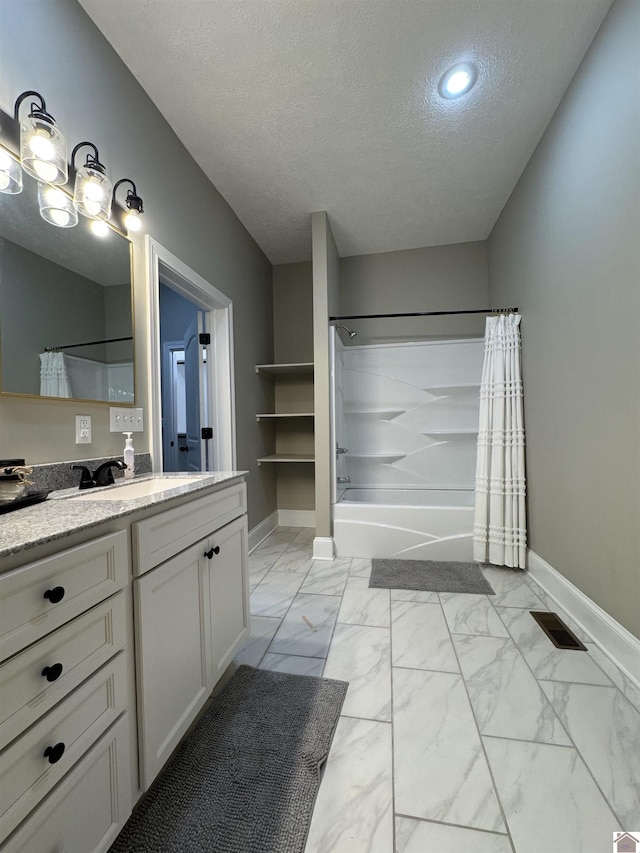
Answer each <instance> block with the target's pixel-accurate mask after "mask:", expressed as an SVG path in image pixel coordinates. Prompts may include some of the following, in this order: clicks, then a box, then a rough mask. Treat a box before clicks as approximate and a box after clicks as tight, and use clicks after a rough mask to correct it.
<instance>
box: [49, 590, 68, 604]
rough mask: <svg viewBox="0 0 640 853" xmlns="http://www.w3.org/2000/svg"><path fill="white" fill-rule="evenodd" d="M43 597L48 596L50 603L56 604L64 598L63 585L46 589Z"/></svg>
mask: <svg viewBox="0 0 640 853" xmlns="http://www.w3.org/2000/svg"><path fill="white" fill-rule="evenodd" d="M44 597H45V598H48V599H49V601H50V602H51V603H52V604H57V603H58V602H59V601H62V599H63V598H64V587H63V586H54V588H53V589H48V590H47V591H46V592H45V594H44Z"/></svg>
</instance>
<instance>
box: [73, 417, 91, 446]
mask: <svg viewBox="0 0 640 853" xmlns="http://www.w3.org/2000/svg"><path fill="white" fill-rule="evenodd" d="M76 444H91V415H76Z"/></svg>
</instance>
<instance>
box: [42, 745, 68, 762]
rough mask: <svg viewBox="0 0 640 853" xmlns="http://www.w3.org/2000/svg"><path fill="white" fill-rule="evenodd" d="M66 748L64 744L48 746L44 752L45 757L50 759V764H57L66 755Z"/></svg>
mask: <svg viewBox="0 0 640 853" xmlns="http://www.w3.org/2000/svg"><path fill="white" fill-rule="evenodd" d="M65 749H66V747H65V745H64V744H63V743H57V744H56V745H55V746H48V747H47V748H46V749H45V751H44V757H45V758H48V759H49V764H56V763H57V762H58V761H60V759H61V758H62V756H63V755H64V751H65Z"/></svg>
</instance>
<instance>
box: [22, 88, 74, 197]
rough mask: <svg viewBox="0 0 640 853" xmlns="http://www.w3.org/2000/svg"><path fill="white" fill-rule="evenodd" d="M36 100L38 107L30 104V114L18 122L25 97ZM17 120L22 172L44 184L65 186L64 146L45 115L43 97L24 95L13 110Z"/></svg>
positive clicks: (54, 125)
mask: <svg viewBox="0 0 640 853" xmlns="http://www.w3.org/2000/svg"><path fill="white" fill-rule="evenodd" d="M30 97H33V98H38V99H39V100H40V105H38V104H37V103H35V102H32V103H31V112H30V113H29V115H28V116H27V117H26V118H23V119H20V118H19V112H20V105H21V104H22V102H23V101H24V100H25V99H26V98H30ZM14 114H15V118H16V121H19V123H20V163H21V165H22V168H23V169H24V171H25V172H26V173H27V174H28V175H31V176H32V177H34V178H35V179H36V181H43V182H44V183H46V184H53V185H58V186H59V185H62V184H66V183H67V179H68V177H69V169H68V166H67V143H66V142H65V138H64V136H63V135H62V134H61V133H60V131H59V130H58V127H57V126H56V122H55V119H54V118H53V116H52V115H51V114H50V113H48V112H47V106H46V104H45V102H44V98H43V97H42V95H41V94H39V93H38V92H31V91H29V92H23V93H22V94H21V95H20V96H19V97H18V99H17V100H16V105H15V108H14Z"/></svg>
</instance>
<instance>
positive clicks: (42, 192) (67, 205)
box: [38, 183, 78, 228]
mask: <svg viewBox="0 0 640 853" xmlns="http://www.w3.org/2000/svg"><path fill="white" fill-rule="evenodd" d="M38 204H39V206H40V216H41V217H42V218H43V219H44V220H45V222H48V223H49V224H50V225H57V226H58V228H73V226H74V225H77V224H78V212H77V210H76V209H75V207H74V206H73V199H72V198H71V196H69V195H67V193H66V192H64V190H61V189H60V187H52V186H51V185H50V184H40V183H39V184H38Z"/></svg>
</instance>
